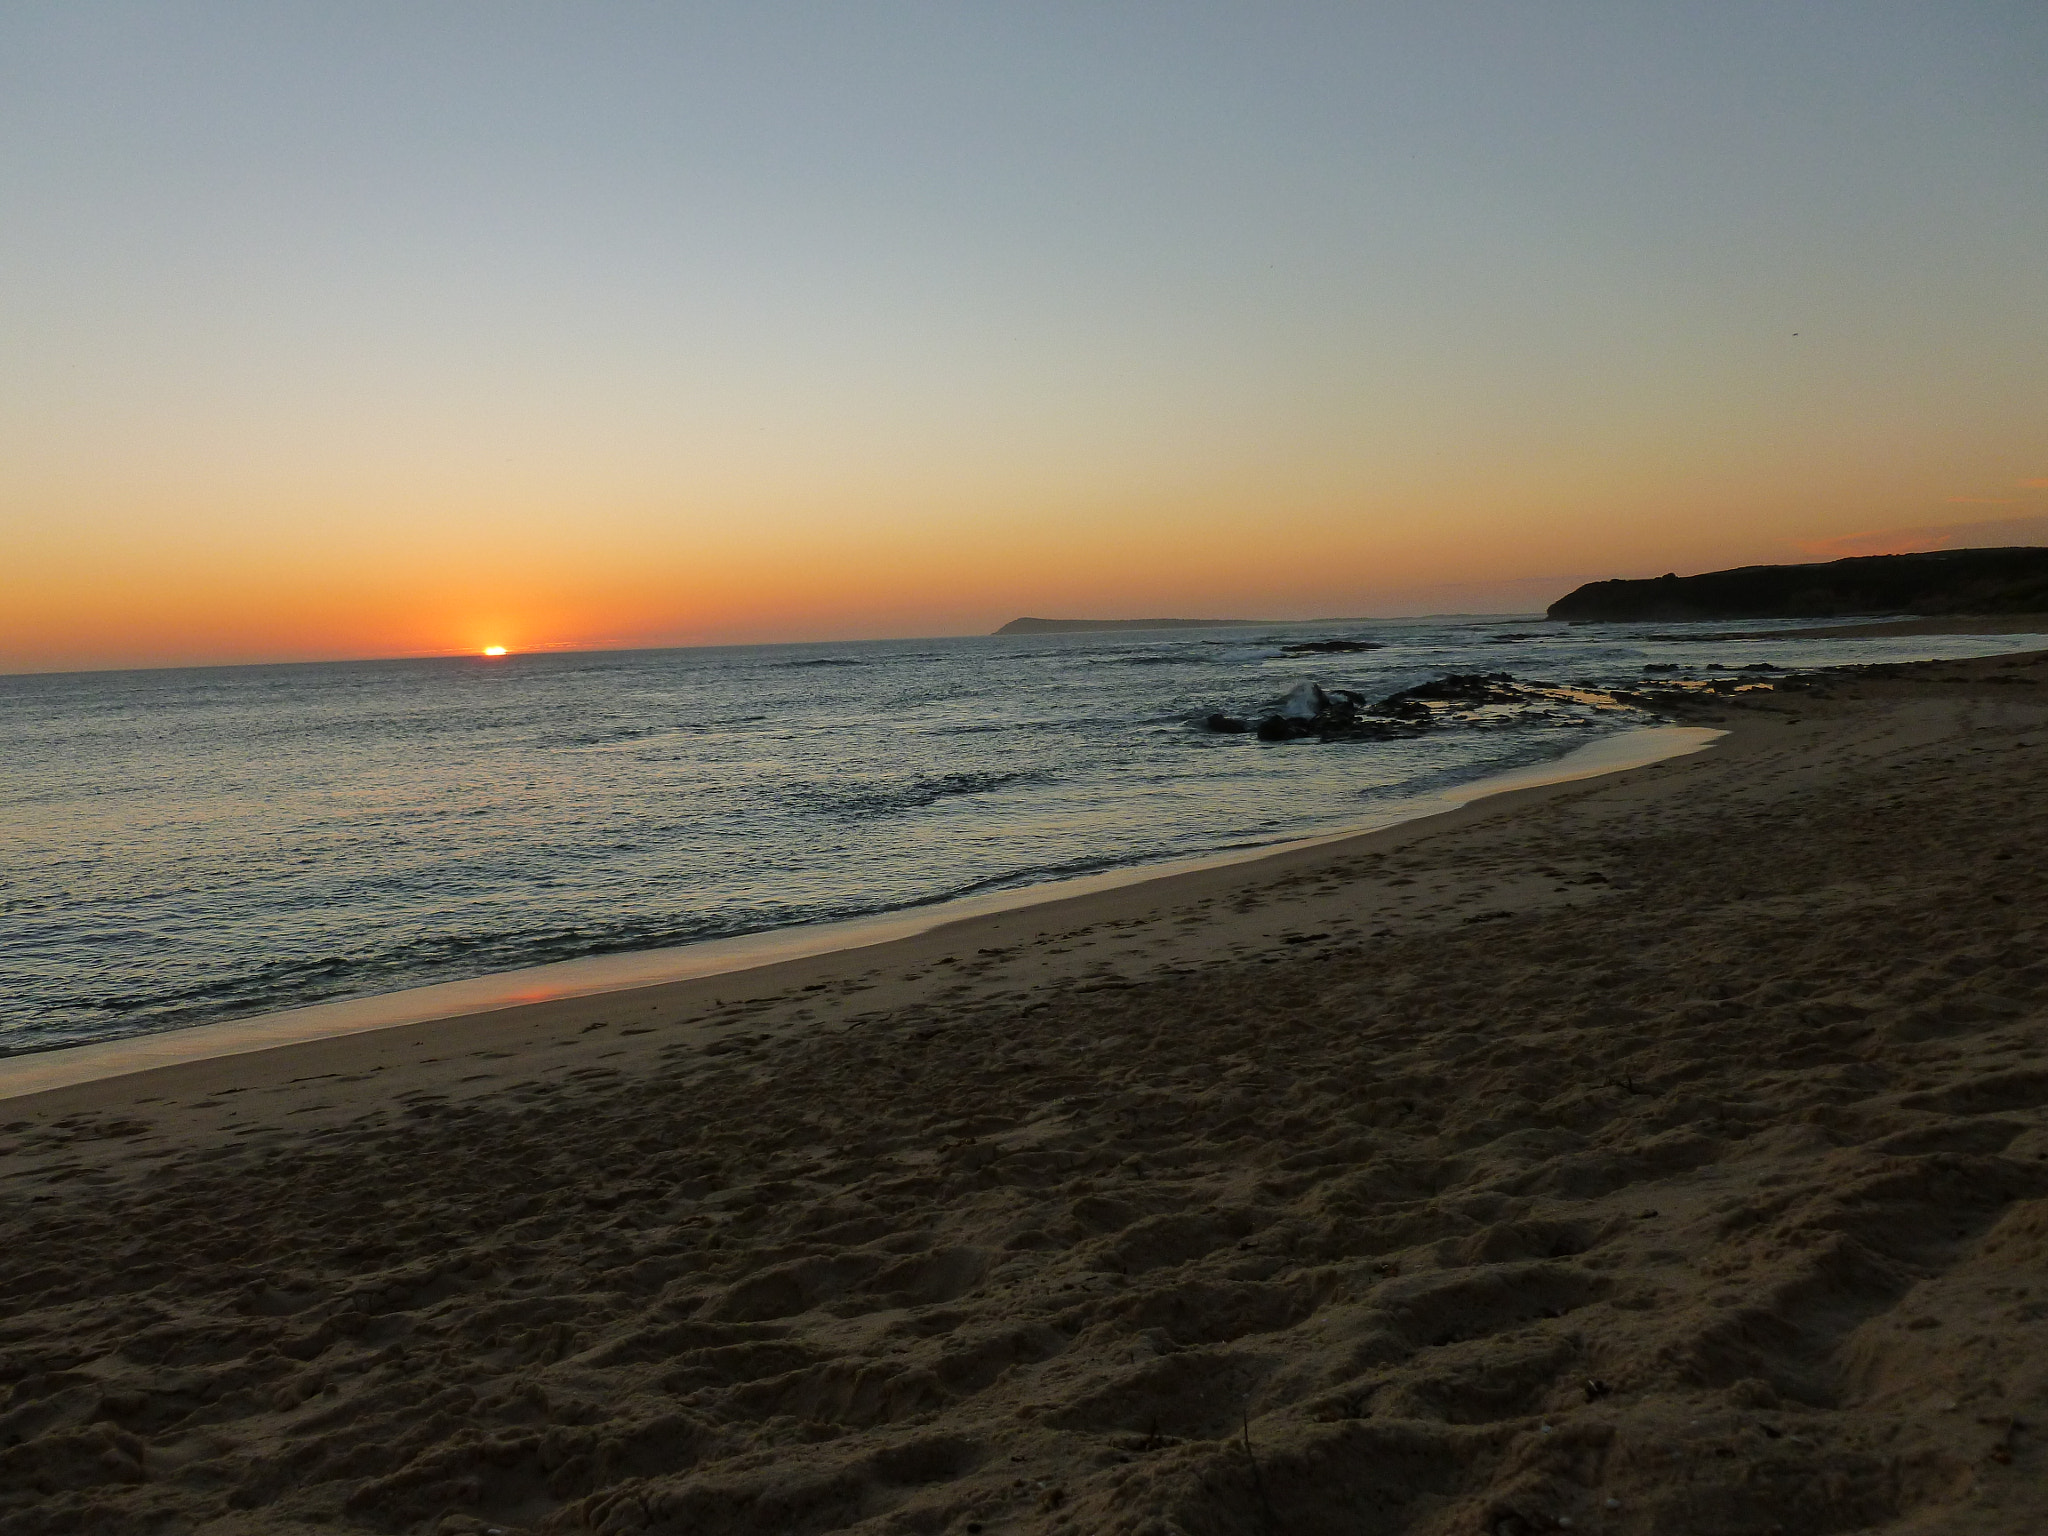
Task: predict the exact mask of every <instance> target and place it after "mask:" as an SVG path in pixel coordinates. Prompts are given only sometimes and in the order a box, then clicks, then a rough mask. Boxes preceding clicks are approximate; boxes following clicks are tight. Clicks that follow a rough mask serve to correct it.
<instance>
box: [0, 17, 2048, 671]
mask: <svg viewBox="0 0 2048 1536" xmlns="http://www.w3.org/2000/svg"><path fill="white" fill-rule="evenodd" d="M1567 10H1568V11H1569V13H1570V14H1569V16H1568V17H1567V16H1563V15H1553V14H1552V12H1551V10H1550V8H1547V7H1533V8H1517V7H1494V8H1481V10H1480V11H1475V12H1467V11H1464V10H1462V9H1460V8H1455V7H1453V8H1444V9H1441V10H1439V9H1436V8H1426V7H1425V8H1414V9H1412V10H1408V11H1403V10H1402V9H1401V8H1394V9H1391V10H1389V9H1386V8H1381V7H1332V8H1311V9H1310V10H1308V11H1305V12H1301V13H1295V14H1291V15H1290V17H1289V18H1288V19H1287V20H1285V21H1284V22H1276V21H1274V20H1273V19H1272V18H1270V17H1264V16H1254V14H1253V13H1252V12H1251V11H1249V10H1241V9H1231V8H1219V7H1212V6H1195V7H1189V8H1185V9H1183V8H1178V7H1170V8H1144V7H1140V8H1135V9H1126V8H1119V7H1110V8H1071V9H1055V10H1054V11H1052V12H1045V13H1040V12H1037V11H1034V10H1032V9H1030V8H1020V9H1017V10H1014V11H1011V10H1005V9H1003V8H993V9H991V8H967V9H965V10H962V11H959V12H951V11H942V12H939V13H934V12H933V11H931V10H930V9H929V8H925V7H907V6H896V5H892V4H889V3H886V0H885V3H882V4H879V5H876V6H872V7H869V6H863V7H846V8H835V7H803V6H799V7H796V8H780V7H767V8H760V7H750V6H719V5H712V6H709V7H681V8H675V9H673V10H669V9H665V8H654V9H652V10H649V9H644V8H642V9H635V8H626V9H624V10H619V11H616V12H607V13H605V18H604V19H603V20H602V22H593V21H591V20H590V18H589V17H587V16H586V15H584V14H583V13H581V12H577V13H574V14H572V13H570V12H568V11H549V10H546V9H539V10H534V9H525V8H520V9H515V10H514V11H513V12H510V13H507V14H506V15H504V16H499V15H498V14H497V13H496V12H489V13H486V12H484V11H481V10H479V9H477V8H475V7H470V6H464V5H460V4H458V5H454V6H451V7H422V8H410V9H408V8H396V9H394V8H374V7H373V8H369V9H366V10H359V9H356V8H350V7H338V8H317V7H316V8H313V9H311V10H305V9H299V8H289V7H287V8H282V9H270V8H262V7H247V8H243V9H240V10H236V9H234V8H233V7H230V9H229V11H223V12H218V13H216V12H213V11H203V10H197V9H191V8H188V7H184V6H180V5H173V6H170V7H167V8H164V9H162V10H161V11H159V10H158V9H157V8H149V7H138V8H132V9H129V10H124V11H110V12H107V13H106V14H105V15H104V16H103V15H102V14H101V13H100V12H99V11H98V10H97V9H96V8H94V7H85V8H82V9H81V8H73V7H63V6H40V7H37V6H30V7H15V8H10V9H9V10H8V11H7V12H5V14H4V15H0V58H6V59H8V60H9V61H10V65H9V70H8V76H7V78H8V82H9V84H8V92H7V96H8V108H7V113H8V122H9V128H8V132H7V133H6V134H0V264H4V266H5V268H6V270H7V272H8V273H9V293H10V295H11V297H10V299H9V302H8V305H7V306H6V308H5V310H4V313H0V340H4V342H5V345H4V346H0V442H4V443H5V444H6V447H7V452H6V454H5V455H4V462H5V465H6V468H5V471H4V473H0V527H4V528H5V529H6V530H7V534H6V549H5V558H4V559H0V671H32V670H46V669H56V668H71V667H106V666H126V665H161V664H168V663H187V662H238V661H267V660H298V659H316V658H323V657H349V656H365V657H367V656H400V655H422V654H429V655H472V656H473V655H476V654H477V653H478V652H479V651H482V652H483V653H484V654H487V655H490V654H496V653H497V652H498V650H499V648H500V647H502V648H503V649H504V650H505V651H506V652H508V653H510V652H515V651H516V652H518V653H522V654H523V653H530V652H535V651H552V650H563V649H603V648H629V647H638V646H660V645H684V644H691V645H694V644H722V643H738V642H759V641H775V640H811V639H837V638H860V637H880V636H890V635H930V634H960V633H973V632H985V631H988V630H991V629H994V628H996V627H997V626H998V625H1000V624H1002V623H1004V622H1005V621H1007V620H1008V619H1011V618H1014V617H1016V616H1018V615H1020V614H1044V615H1053V616H1060V615H1069V616H1072V615H1087V616H1104V617H1110V616H1131V615H1137V614H1173V613H1182V614H1186V613H1201V614H1211V615H1217V616H1231V617H1256V618H1267V617H1270V618H1307V617H1319V616H1337V615H1385V616H1392V615H1400V614H1415V613H1430V612H1451V611H1491V612H1516V611H1519V612H1527V611H1529V610H1532V609H1540V608H1541V607H1543V606H1544V605H1545V604H1547V603H1548V602H1550V601H1551V600H1553V599H1554V598H1556V597H1558V596H1560V595H1561V594H1563V593H1564V592H1566V591H1568V590H1569V589H1571V588H1572V587H1574V586H1576V585H1578V584H1579V583H1581V582H1583V581H1587V580H1592V579H1598V578H1603V577H1608V576H1628V575H1655V574H1658V573H1661V572H1663V571H1667V570H1678V571H1696V570H1706V569H1714V568H1717V567H1723V566H1728V565H1735V564H1742V563H1750V562H1766V561H1777V560H1788V559H1800V558H1807V557H1808V556H1807V555H1806V553H1805V552H1806V551H1809V550H1824V549H1834V548H1843V549H1856V550H1863V549H1879V548H1892V547H1896V546H1901V545H1903V546H1906V547H1949V546H1954V545H1957V544H1959V543H1977V544H1983V543H2029V542H2042V541H2048V460H2044V458H2043V454H2044V453H2048V443H2044V441H2043V439H2042V437H2041V435H2040V431H2039V420H2040V411H2039V407H2040V402H2041V400H2042V398H2043V396H2044V390H2048V289H2044V288H2043V286H2042V284H2041V283H2040V282H2039V251H2040V250H2041V249H2042V248H2043V246H2044V244H2048V179H2044V178H2042V177H2041V176H2040V175H2039V174H2038V172H2039V165H2038V156H2037V154H2036V153H2035V150H2036V146H2037V137H2036V127H2037V111H2038V95H2037V92H2038V80H2037V79H2036V78H2035V76H2034V74H2033V73H2032V72H2031V71H2030V70H2029V69H2027V68H2026V67H2025V61H2028V60H2032V59H2038V58H2039V57H2041V56H2042V54H2043V51H2044V49H2048V20H2044V18H2048V12H2042V11H2038V10H2037V11H2034V12H2029V11H2028V10H2027V9H2026V8H2014V9H2012V10H2010V11H2008V12H2004V13H2001V16H2002V20H2001V21H2000V22H1999V23H1998V24H1997V25H1993V24H1992V23H1990V22H1988V21H1987V22H1985V23H1984V24H1983V25H1982V26H1976V25H1956V26H1953V27H1945V26H1943V25H1941V24H1940V23H1939V22H1938V21H1935V20H1922V19H1916V15H1917V13H1915V12H1913V11H1912V10H1911V9H1910V8H1909V9H1904V10H1900V11H1898V12H1897V13H1896V14H1890V13H1888V14H1887V16H1885V17H1870V16H1859V17H1857V18H1856V19H1855V21H1854V22H1853V25H1852V23H1851V22H1849V21H1848V20H1846V19H1845V18H1844V17H1843V16H1841V15H1838V14H1836V13H1834V12H1831V11H1828V10H1827V9H1826V8H1821V9H1818V10H1809V9H1806V8H1798V7H1790V8H1782V9H1780V10H1776V11H1769V10H1766V11H1762V12H1754V13H1753V12H1751V11H1749V10H1746V9H1744V10H1740V11H1739V13H1738V12H1736V11H1727V10H1725V9H1724V8H1720V7H1713V6H1706V5H1693V6H1680V7H1677V8H1673V9H1663V8H1652V9H1651V10H1650V11H1648V12H1635V11H1629V10H1627V9H1626V8H1624V9H1623V10H1622V11H1618V12H1613V13H1607V12H1602V11H1599V10H1597V9H1594V10H1576V9H1571V8H1567ZM1930 15H1931V13H1930ZM486 16H488V17H489V25H490V35H491V38H492V44H491V46H490V47H489V48H479V47H477V46H476V44H477V37H478V33H477V28H478V27H479V26H480V25H482V23H483V18H485V17H486ZM1603 16H1605V17H1606V18H1607V19H1606V20H1602V19H1600V18H1601V17H1603ZM114 18H120V19H114ZM2001 28H2004V29H2005V30H2003V31H2002V30H2001ZM1852 31H1853V42H1854V46H1853V47H1845V46H1844V44H1845V37H1846V36H1847V34H1848V33H1849V32H1852ZM2019 33H2025V34H2026V35H2025V36H2019V35H2017V34H2019ZM1959 168H1960V169H1959ZM1965 230H1967V231H1968V232H1969V233H1968V235H1967V237H1966V239H1965V237H1963V236H1959V235H1957V234H1955V233H1954V232H1956V231H1965ZM1959 241H1961V242H1963V243H1965V244H1966V245H1967V250H1968V257H1967V260H1959V259H1954V257H1953V252H1954V251H1955V250H1956V249H1959V248H1960V247H1959V246H1958V244H1957V242H1959ZM487 636H495V637H497V638H496V639H494V640H493V642H492V644H491V645H490V646H488V647H486V646H485V644H484V639H485V637H487Z"/></svg>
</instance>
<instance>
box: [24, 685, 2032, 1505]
mask: <svg viewBox="0 0 2048 1536" xmlns="http://www.w3.org/2000/svg"><path fill="white" fill-rule="evenodd" d="M2044 684H2048V653H2041V654H2036V655H2027V656H2019V657H2008V658H1999V659H1996V660H1993V661H1989V662H1972V663H1954V664H1937V665H1928V666H1922V667H1913V668H1877V669H1868V670H1865V671H1862V672H1853V673H1852V672H1844V673H1840V674H1834V675H1832V676H1829V677H1827V678H1825V679H1824V680H1823V682H1822V684H1821V685H1820V686H1818V687H1810V686H1809V687H1801V688H1799V689H1798V690H1797V691H1792V692H1783V693H1774V692H1766V691H1753V692H1745V693H1742V694H1739V695H1736V696H1734V697H1732V698H1703V699H1701V700H1699V701H1698V703H1697V704H1696V705H1694V706H1692V708H1693V709H1694V710H1695V711H1696V712H1697V718H1698V719H1699V721H1700V723H1704V724H1721V725H1724V726H1725V727H1727V728H1728V729H1729V730H1730V734H1729V735H1728V736H1726V737H1725V738H1723V739H1722V740H1721V742H1720V743H1718V744H1717V745H1716V746H1715V747H1713V748H1712V749H1710V750H1708V751H1705V752H1701V753H1698V754H1695V755H1693V756H1689V757H1684V758H1679V759H1675V760H1672V761H1670V762H1666V763H1662V764H1658V765H1656V766H1652V767H1648V768H1641V769H1636V770H1632V771H1630V772H1627V773H1622V774H1616V775H1612V776H1608V777H1604V778H1599V779H1592V780H1585V781H1581V782H1578V783H1572V784H1565V785H1554V786H1549V787H1544V788H1537V789H1531V790H1525V791H1521V792H1518V793H1516V794H1512V795H1506V796H1501V797H1496V798H1493V799H1489V800H1484V801H1479V802H1476V803H1474V804H1472V805H1470V806H1467V807H1465V808H1464V809H1462V810H1459V811H1456V812H1452V813H1450V814H1448V815H1445V816H1441V817H1437V818H1433V819H1431V820H1428V821H1423V822H1416V823H1411V824H1408V825H1406V826H1403V827H1398V828H1395V829H1393V830H1391V831H1388V832H1384V833H1377V834H1373V835H1371V836H1368V837H1365V838H1360V839H1353V840H1348V841H1343V842H1337V843H1331V844H1326V845H1323V846H1320V847H1316V848H1310V849H1301V850H1297V851H1294V852H1291V853H1288V854H1285V855H1281V856H1279V857H1277V858H1274V859H1271V860H1266V861H1261V862H1259V863H1254V864H1247V865H1239V866H1236V867H1232V868H1226V869H1218V870H1210V871H1204V872H1199V873H1194V874H1187V875H1181V876H1176V877H1174V878H1171V879H1166V880H1160V881H1153V882H1149V883H1147V884H1143V885H1137V886H1131V887H1126V888H1124V889H1121V890H1114V891H1106V892H1100V893H1097V894H1095V895H1091V896H1086V897H1081V898H1078V899H1076V900H1074V901H1070V902H1063V903H1057V904H1053V905H1048V906H1040V907H1033V908H1026V909H1023V910H1020V911H1015V912H1009V913H999V914H993V915H990V916H986V917H981V918H976V919H974V920H972V921H970V922H968V923H964V924H960V925H956V926H952V927H948V928H944V929H940V930H936V931H934V932H932V933H928V934H924V935H920V936H917V937H914V938H910V939H906V940H903V941H901V942H899V943H896V944H892V945H885V946H880V947H876V948H871V949H864V950H856V951H849V952H846V953H843V954H837V955H822V956H814V957H810V958H807V959H803V960H798V961H792V962H789V963H787V964H784V965H779V966H775V967H771V968H768V969H764V970H758V971H752V972H744V973H739V974H734V975H727V976H718V977H709V978H701V979H697V980H691V981H684V982H678V983H674V984H671V985H667V986H662V987H656V988H650V989H644V990H640V991H633V992H621V993H613V994H610V995H607V996H598V997H586V998H574V999H567V1000H562V1001H557V1002H550V1003H544V1004H539V1005H535V1006H533V1007H529V1008H523V1009H513V1010H507V1011H503V1012H498V1013H492V1014H484V1015H478V1016H475V1017H471V1018H465V1019H459V1020H454V1021H447V1022H442V1023H436V1024H430V1025H417V1026H408V1027H405V1028H397V1029H387V1030H383V1031H379V1032H375V1033H368V1034H358V1035H354V1036H350V1037H347V1038H341V1039H332V1040H323V1041H316V1042H312V1043H308V1044H301V1045H294V1046H290V1047H286V1048H283V1049H278V1050H272V1051H266V1052H260V1053H256V1054H252V1055H243V1056H237V1057H232V1058H226V1059H222V1060H216V1061H201V1062H191V1063H186V1064H182V1065H178V1066H173V1067H167V1068H163V1069H159V1070H156V1071H152V1072H146V1073H140V1074H135V1075H131V1076H126V1077H119V1078H114V1079H109V1080H106V1081H102V1082H97V1083H89V1084H83V1085H78V1086H74V1087H69V1088H63V1089H59V1090H55V1091H52V1092H48V1093H44V1094H39V1095H35V1096H31V1097H27V1098H17V1099H13V1100H9V1101H5V1102H0V1127H4V1130H0V1180H4V1185H0V1188H4V1190H5V1196H6V1198H5V1204H4V1207H0V1223H4V1225H0V1238H4V1242H0V1298H4V1309H0V1533H7V1536H11V1533H16V1532H44V1531H81V1532H135V1533H143V1532H148V1533H172V1532H183V1531H204V1532H219V1533H229V1532H243V1531H247V1532H257V1531H263V1532H270V1531H293V1532H303V1531H312V1530H342V1531H347V1530H360V1531H394V1532H396V1531H448V1532H483V1531H491V1530H496V1531H503V1532H515V1531H539V1530H545V1531H584V1530H592V1531H613V1532H629V1531H666V1532H678V1533H681V1532H690V1533H697V1532H746V1533H759V1536H773V1533H805V1536H808V1533H820V1532H827V1531H838V1530H845V1529H851V1528H854V1527H861V1528H863V1529H866V1530H869V1531H874V1532H882V1531H890V1532H897V1531H901V1532H907V1533H927V1532H929V1533H941V1532H954V1531H959V1532H965V1533H969V1536H980V1533H984V1532H986V1533H999V1532H1024V1531H1033V1532H1065V1531H1073V1532H1130V1533H1134V1536H1135V1533H1144V1536H1167V1533H1170V1532H1185V1533H1187V1536H1206V1533H1219V1536H1220V1533H1226V1532H1245V1533H1259V1536H1265V1533H1279V1532H1288V1533H1322V1532H1330V1533H1336V1532H1366V1533H1371V1532H1394V1531H1409V1532H1427V1533H1480V1532H1484V1533H1489V1536H1492V1533H1506V1536H1517V1533H1526V1532H1536V1531H1550V1530H1559V1529H1570V1530H1574V1531H1596V1532H1617V1533H1623V1532H1625V1533H1649V1532H1657V1533H1660V1536H1665V1533H1691V1532H1697V1533H1707V1532H1715V1533H1720V1532H1729V1533H1733V1532H1768V1531H1772V1530H1777V1531H1782V1532H1786V1533H1805V1532H1829V1531H1851V1530H1867V1529H1875V1530H1888V1531H1899V1532H1914V1533H1920V1532H1957V1533H1961V1532H1994V1533H1995V1532H2015V1533H2017V1532H2038V1531H2040V1530H2042V1529H2043V1517H2042V1513H2041V1511H2042V1509H2043V1507H2044V1497H2043V1490H2044V1488H2048V954H2044V950H2043V943H2042V941H2043V939H2044V937H2048V893H2044V890H2043V887H2042V881H2041V869H2042V867H2043V862H2044V859H2048V808H2044V801H2043V797H2042V795H2041V793H2040V785H2041V780H2042V773H2043V768H2044V765H2048V697H2044V695H2048V687H2044V686H2043V685H2044ZM1288 750H1310V751H1313V750H1322V749H1319V748H1316V747H1303V748H1294V749H1288Z"/></svg>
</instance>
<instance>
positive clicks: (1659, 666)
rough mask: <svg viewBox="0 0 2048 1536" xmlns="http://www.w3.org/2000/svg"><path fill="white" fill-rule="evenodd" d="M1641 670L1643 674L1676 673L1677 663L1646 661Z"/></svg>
mask: <svg viewBox="0 0 2048 1536" xmlns="http://www.w3.org/2000/svg"><path fill="white" fill-rule="evenodd" d="M1643 670H1644V671H1645V672H1676V671H1677V670H1678V663H1677V662H1675V661H1646V662H1644V663H1643Z"/></svg>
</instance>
